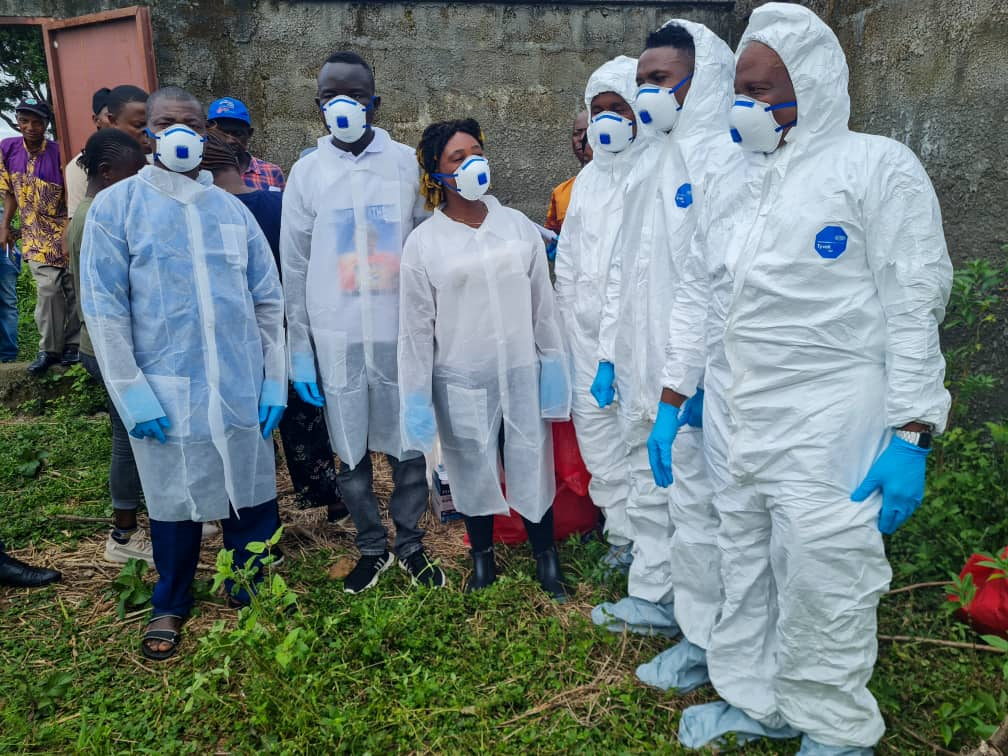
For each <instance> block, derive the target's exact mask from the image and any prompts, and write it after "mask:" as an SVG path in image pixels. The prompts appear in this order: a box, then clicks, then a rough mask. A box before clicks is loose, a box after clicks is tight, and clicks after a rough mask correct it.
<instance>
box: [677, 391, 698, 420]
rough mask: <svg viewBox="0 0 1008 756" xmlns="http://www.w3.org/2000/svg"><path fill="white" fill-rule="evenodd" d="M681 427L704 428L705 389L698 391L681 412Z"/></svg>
mask: <svg viewBox="0 0 1008 756" xmlns="http://www.w3.org/2000/svg"><path fill="white" fill-rule="evenodd" d="M679 425H689V426H690V427H693V428H703V389H697V391H696V393H695V394H693V396H691V397H690V398H689V399H687V400H686V401H685V402H683V406H682V409H680V410H679Z"/></svg>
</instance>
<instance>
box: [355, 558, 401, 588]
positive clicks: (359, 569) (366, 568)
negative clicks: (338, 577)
mask: <svg viewBox="0 0 1008 756" xmlns="http://www.w3.org/2000/svg"><path fill="white" fill-rule="evenodd" d="M393 564H395V557H394V556H393V555H392V553H391V552H388V551H386V552H385V553H384V554H372V555H369V554H364V555H362V556H361V558H360V559H359V560H357V564H356V565H355V566H354V568H353V569H352V570H350V574H349V575H347V576H346V577H345V578H344V579H343V590H344V591H345V592H346V593H360V592H361V591H366V590H367V589H368V588H371V587H373V586H374V585H375V583H377V582H378V576H379V575H381V574H382V573H383V572H385V570H387V569H388V568H389V567H391V566H392V565H393Z"/></svg>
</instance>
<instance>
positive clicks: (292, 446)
mask: <svg viewBox="0 0 1008 756" xmlns="http://www.w3.org/2000/svg"><path fill="white" fill-rule="evenodd" d="M280 443H281V444H282V445H283V452H284V459H285V460H286V461H287V471H288V472H289V473H290V477H291V483H292V484H293V485H294V490H295V491H296V492H297V494H298V495H299V496H300V497H301V499H302V500H303V501H304V504H305V505H306V506H308V507H326V506H329V505H330V504H337V503H338V502H339V501H340V491H339V487H338V486H337V484H336V462H335V461H334V460H333V450H332V445H331V444H330V442H329V431H328V430H327V429H326V423H325V410H323V409H322V408H321V407H314V406H312V405H310V404H306V403H305V402H303V401H302V400H301V397H299V396H298V394H297V392H296V391H294V390H293V389H289V390H288V391H287V410H286V411H285V412H284V415H283V418H282V419H281V420H280Z"/></svg>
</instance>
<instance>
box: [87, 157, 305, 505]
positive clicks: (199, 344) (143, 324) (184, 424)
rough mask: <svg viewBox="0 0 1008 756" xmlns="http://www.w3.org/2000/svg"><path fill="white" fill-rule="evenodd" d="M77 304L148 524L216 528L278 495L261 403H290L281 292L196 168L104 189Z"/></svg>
mask: <svg viewBox="0 0 1008 756" xmlns="http://www.w3.org/2000/svg"><path fill="white" fill-rule="evenodd" d="M81 307H82V309H83V312H84V316H85V318H86V319H87V324H88V332H89V333H90V334H91V340H92V342H93V343H94V348H95V356H96V357H97V359H98V364H99V366H100V367H101V372H102V376H103V378H104V379H105V386H106V388H107V389H108V392H109V396H110V397H111V398H112V401H113V402H114V403H115V406H116V409H117V410H118V411H119V414H120V415H121V416H122V419H123V423H124V424H125V425H126V427H127V428H129V429H131V428H133V426H135V425H136V424H137V423H141V422H146V421H149V420H154V419H157V418H159V417H162V416H165V417H167V418H168V421H169V422H170V423H171V427H169V428H168V429H167V430H166V431H165V435H166V436H167V439H168V440H167V443H165V444H160V443H158V442H156V441H154V440H153V439H150V438H146V439H134V438H131V439H130V443H131V445H132V447H133V455H134V457H135V458H136V463H137V469H138V470H139V472H140V480H141V482H142V483H143V489H144V497H145V499H146V501H147V509H148V511H149V512H150V516H151V519H154V520H163V521H180V520H196V521H206V520H221V519H226V518H227V517H228V516H229V515H230V509H229V507H228V501H229V500H230V502H231V504H232V505H233V506H234V508H235V509H236V510H238V511H239V514H240V511H241V510H242V509H244V508H247V507H252V506H256V505H259V504H262V503H264V502H267V501H269V500H270V499H273V498H275V497H276V470H275V467H274V458H273V442H272V441H270V440H266V439H264V438H263V437H262V433H261V431H260V427H259V406H260V403H262V404H267V405H275V406H284V405H286V403H287V360H286V356H285V354H284V344H283V293H282V291H281V289H280V278H279V276H278V275H277V270H276V264H275V263H274V262H273V254H272V252H271V251H270V248H269V244H268V243H267V241H266V238H265V237H264V236H263V234H262V231H261V230H260V229H259V224H258V223H257V222H256V220H255V218H254V217H253V216H252V214H251V213H249V211H248V210H247V209H246V208H245V206H244V205H242V204H241V203H240V202H239V201H238V200H236V199H235V198H234V197H233V196H231V195H230V194H228V193H227V192H225V191H223V190H222V189H218V188H217V187H215V186H214V185H213V178H212V177H211V176H210V174H209V173H207V172H205V171H204V172H201V173H200V174H199V176H198V180H196V181H194V180H192V179H190V178H188V177H186V176H183V175H182V174H179V173H172V172H171V171H167V170H164V169H163V168H159V167H155V166H146V167H144V168H143V169H142V170H141V171H140V173H139V174H138V175H136V176H134V177H131V178H128V179H125V180H124V181H120V182H119V183H117V184H115V185H114V186H111V187H109V188H108V189H105V190H104V191H102V192H101V193H100V194H99V195H98V196H97V197H96V198H95V201H94V204H93V205H92V206H91V210H90V211H89V213H88V222H87V224H86V225H85V227H84V239H83V245H82V248H81Z"/></svg>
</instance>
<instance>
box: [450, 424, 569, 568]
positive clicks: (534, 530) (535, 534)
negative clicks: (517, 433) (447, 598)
mask: <svg viewBox="0 0 1008 756" xmlns="http://www.w3.org/2000/svg"><path fill="white" fill-rule="evenodd" d="M497 449H498V453H499V454H500V463H501V469H502V470H503V469H504V423H501V428H500V432H499V433H498V435H497ZM504 472H505V474H506V473H507V470H504ZM463 519H464V520H465V526H466V532H467V533H468V534H469V545H470V546H471V547H472V550H473V551H486V550H487V549H489V548H490V547H491V546H493V526H494V516H493V515H477V516H475V517H470V516H468V515H465V516H463ZM522 524H523V525H524V526H525V532H526V533H528V539H529V544H530V545H531V546H532V553H533V554H535V555H536V556H538V555H539V554H542V553H543V552H544V551H546V550H547V549H550V548H552V547H553V546H554V544H555V541H554V539H553V505H552V504H551V505H550V508H549V509H547V510H546V514H544V515H543V518H542V520H540V521H539V522H532V521H531V520H527V519H525V518H524V517H522Z"/></svg>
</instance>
